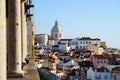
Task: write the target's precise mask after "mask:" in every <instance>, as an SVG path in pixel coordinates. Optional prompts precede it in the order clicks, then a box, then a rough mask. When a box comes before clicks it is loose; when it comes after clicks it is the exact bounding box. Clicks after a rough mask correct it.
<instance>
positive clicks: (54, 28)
mask: <svg viewBox="0 0 120 80" xmlns="http://www.w3.org/2000/svg"><path fill="white" fill-rule="evenodd" d="M51 32H58V33H62V29H61V27H60V25H59V24H58V21H57V20H56V21H55V25H54V26H53V28H52V29H51Z"/></svg>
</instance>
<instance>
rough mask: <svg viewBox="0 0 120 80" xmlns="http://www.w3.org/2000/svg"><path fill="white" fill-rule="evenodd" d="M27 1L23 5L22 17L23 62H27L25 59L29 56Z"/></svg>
mask: <svg viewBox="0 0 120 80" xmlns="http://www.w3.org/2000/svg"><path fill="white" fill-rule="evenodd" d="M24 3H25V1H22V4H21V13H22V14H21V17H22V19H21V20H22V23H21V24H22V35H21V36H22V62H25V57H26V56H27V23H26V13H25V6H24Z"/></svg>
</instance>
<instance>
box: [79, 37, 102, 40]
mask: <svg viewBox="0 0 120 80" xmlns="http://www.w3.org/2000/svg"><path fill="white" fill-rule="evenodd" d="M79 40H100V39H98V38H94V39H92V38H90V37H82V38H80V39H79Z"/></svg>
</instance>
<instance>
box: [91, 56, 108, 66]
mask: <svg viewBox="0 0 120 80" xmlns="http://www.w3.org/2000/svg"><path fill="white" fill-rule="evenodd" d="M90 61H91V62H92V63H93V65H94V67H95V68H98V67H100V66H103V67H105V68H106V67H107V65H108V59H107V58H106V57H105V56H103V55H91V56H90Z"/></svg>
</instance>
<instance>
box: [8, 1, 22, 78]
mask: <svg viewBox="0 0 120 80" xmlns="http://www.w3.org/2000/svg"><path fill="white" fill-rule="evenodd" d="M8 6H9V7H8V24H9V25H8V28H7V33H8V34H7V39H8V48H7V51H8V52H7V53H8V77H23V71H22V65H21V63H22V62H21V61H22V60H21V0H9V1H8Z"/></svg>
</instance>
